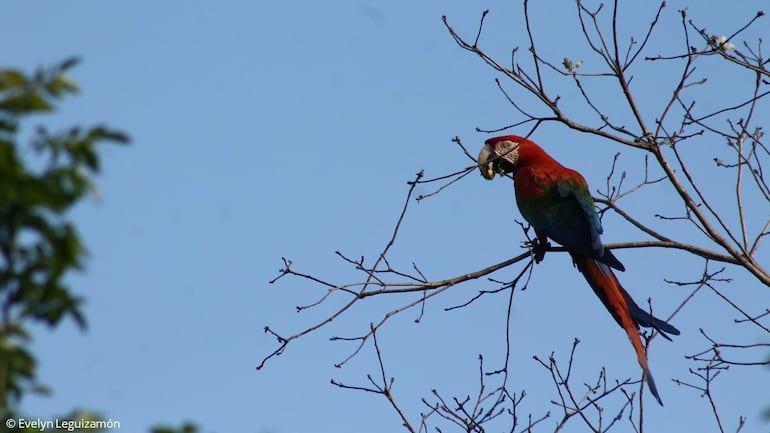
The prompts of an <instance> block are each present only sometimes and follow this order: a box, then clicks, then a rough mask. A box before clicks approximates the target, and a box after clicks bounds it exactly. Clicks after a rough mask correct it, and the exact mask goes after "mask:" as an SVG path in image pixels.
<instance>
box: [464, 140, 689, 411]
mask: <svg viewBox="0 0 770 433" xmlns="http://www.w3.org/2000/svg"><path fill="white" fill-rule="evenodd" d="M478 164H479V169H480V170H481V174H482V175H483V176H484V177H485V178H486V179H489V180H491V179H492V178H494V176H495V174H499V175H501V176H503V175H505V174H507V173H512V174H513V182H514V189H515V192H516V203H517V204H518V206H519V210H520V211H521V215H522V216H523V217H524V219H526V220H527V222H529V224H530V225H531V226H532V227H533V228H534V229H535V234H536V235H537V242H536V245H535V248H534V251H535V260H536V261H538V262H539V261H540V260H542V258H543V255H544V254H545V250H544V247H545V246H547V245H548V243H547V242H548V238H550V239H552V240H554V241H556V242H558V243H559V244H561V245H562V246H564V247H565V248H566V249H567V250H568V251H569V254H570V255H571V256H572V261H573V262H574V264H575V266H576V267H577V269H578V271H579V272H580V273H582V274H583V276H584V277H585V279H586V281H588V284H589V285H590V286H591V288H592V289H593V291H594V293H596V296H598V297H599V299H600V300H601V301H602V304H604V306H605V307H606V308H607V310H609V312H610V314H612V317H613V318H614V319H615V321H616V322H617V323H618V324H619V325H620V326H621V327H622V328H623V329H624V330H625V331H626V334H627V335H628V338H629V340H631V345H632V346H633V347H634V350H635V351H636V358H637V360H638V361H639V366H640V367H641V368H642V372H643V373H644V378H645V379H646V380H647V386H648V387H649V388H650V392H651V393H652V395H653V396H654V397H655V399H656V400H657V401H658V403H659V404H660V405H661V406H662V405H663V401H662V400H661V399H660V395H659V394H658V389H657V387H656V386H655V380H654V379H653V378H652V373H650V368H649V366H648V363H647V354H646V350H645V348H644V345H643V344H642V340H641V338H640V337H639V332H638V331H639V326H644V327H648V328H654V329H656V330H657V331H658V332H660V334H661V335H662V336H663V337H665V338H666V339H667V340H671V338H670V337H669V336H668V335H667V334H672V335H679V330H678V329H676V328H675V327H673V326H672V325H670V324H668V323H666V322H665V321H663V320H660V319H658V318H656V317H653V316H652V315H651V314H649V313H648V312H646V311H644V310H643V309H642V308H640V307H639V305H637V304H636V302H634V300H633V299H632V298H631V295H629V294H628V292H626V290H625V289H624V288H623V286H621V285H620V282H619V281H618V279H617V277H615V273H614V272H613V271H612V269H613V268H614V269H617V270H619V271H624V270H625V267H624V266H623V264H622V263H621V262H620V261H619V260H618V259H617V257H615V255H614V254H612V251H610V250H609V249H607V248H605V247H604V244H603V243H602V240H601V236H600V235H601V234H602V232H603V229H602V224H601V221H600V220H599V215H598V213H597V212H596V208H595V206H594V201H593V199H592V198H591V194H590V193H589V192H588V191H589V190H588V184H587V183H586V180H585V179H584V178H583V176H581V175H580V173H578V172H577V171H575V170H571V169H569V168H567V167H564V166H563V165H561V164H559V163H558V162H557V161H556V160H555V159H553V158H552V157H551V156H550V155H548V154H547V153H546V152H545V151H544V150H543V149H542V148H540V146H538V145H537V144H535V143H534V142H532V141H530V140H527V139H525V138H522V137H519V136H516V135H506V136H502V137H494V138H490V139H488V140H487V141H486V142H485V145H484V147H483V148H482V149H481V152H480V153H479V158H478Z"/></svg>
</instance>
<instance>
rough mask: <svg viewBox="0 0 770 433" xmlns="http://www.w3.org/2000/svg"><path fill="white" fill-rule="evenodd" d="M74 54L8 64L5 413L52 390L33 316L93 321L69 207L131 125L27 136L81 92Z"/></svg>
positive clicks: (0, 372) (1, 195) (0, 308)
mask: <svg viewBox="0 0 770 433" xmlns="http://www.w3.org/2000/svg"><path fill="white" fill-rule="evenodd" d="M75 64H77V60H76V59H69V60H66V61H64V62H62V63H61V64H60V65H58V66H56V67H53V68H48V69H41V70H39V71H37V72H36V73H35V74H33V75H31V76H28V75H27V74H25V73H24V72H22V71H18V70H14V69H7V70H0V415H4V416H3V418H9V417H11V416H12V414H13V410H11V409H10V406H12V405H13V403H17V402H18V401H19V400H20V399H21V397H22V396H23V395H24V393H26V392H45V391H46V389H45V388H44V387H42V386H41V385H40V384H38V383H37V381H36V362H35V358H34V357H33V356H32V354H31V353H30V352H29V350H28V348H27V346H28V343H29V335H28V334H27V332H26V331H25V330H26V329H27V328H28V326H29V325H30V324H31V323H33V322H36V323H45V324H47V325H48V326H50V327H55V326H57V325H58V324H59V323H60V322H61V320H62V319H64V318H65V317H69V318H71V319H72V320H74V321H75V323H76V324H77V325H78V326H79V327H80V328H85V326H86V321H85V317H84V316H83V313H82V310H81V303H82V299H80V298H79V297H77V296H75V295H73V294H72V293H71V291H70V290H69V287H67V285H66V283H65V282H64V276H65V275H66V274H67V273H68V272H69V271H72V270H77V269H82V267H83V262H84V258H85V253H86V251H85V247H84V246H83V244H82V242H81V240H80V236H79V235H78V232H77V230H76V229H75V227H74V225H73V224H72V223H71V222H70V221H68V219H67V211H68V210H70V209H71V208H72V207H73V206H74V205H75V204H77V203H78V202H80V201H81V200H83V199H84V198H86V197H88V196H89V194H90V193H91V192H93V191H94V190H95V189H94V184H93V178H94V176H95V175H96V174H97V173H98V172H99V154H98V146H99V145H100V144H102V143H110V142H111V143H126V142H128V137H127V136H126V135H124V134H123V133H120V132H117V131H113V130H110V129H108V128H106V127H102V126H97V127H92V128H88V129H82V128H78V127H73V128H71V129H69V130H66V131H62V132H49V131H48V130H46V129H45V128H43V127H38V128H37V129H36V131H35V132H34V134H32V138H31V140H30V143H29V145H27V146H22V145H21V144H20V143H19V135H20V131H21V126H22V122H23V121H24V120H26V118H28V117H29V116H32V115H35V114H41V113H47V112H51V111H53V110H54V108H55V106H56V102H57V101H58V100H59V99H60V98H62V97H64V96H66V95H69V94H72V93H75V92H77V90H78V88H77V85H75V83H74V82H73V81H72V80H71V79H70V78H69V77H68V76H67V75H66V71H67V70H69V69H70V68H71V67H73V66H74V65H75Z"/></svg>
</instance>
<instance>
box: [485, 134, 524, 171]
mask: <svg viewBox="0 0 770 433" xmlns="http://www.w3.org/2000/svg"><path fill="white" fill-rule="evenodd" d="M525 141H526V139H525V138H522V137H519V136H518V135H504V136H502V137H493V138H490V139H489V140H487V141H486V142H485V143H484V147H483V148H481V152H479V158H478V163H479V170H481V175H482V176H484V177H485V178H486V179H489V180H492V178H494V177H495V174H499V175H501V176H503V175H505V174H506V173H513V171H514V170H515V169H516V163H517V162H518V160H519V147H520V146H521V144H522V143H523V142H525Z"/></svg>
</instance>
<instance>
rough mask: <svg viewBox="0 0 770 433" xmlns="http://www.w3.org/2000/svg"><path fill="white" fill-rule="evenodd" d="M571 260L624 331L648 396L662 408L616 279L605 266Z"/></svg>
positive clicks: (588, 259) (575, 258) (582, 259)
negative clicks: (642, 374)
mask: <svg viewBox="0 0 770 433" xmlns="http://www.w3.org/2000/svg"><path fill="white" fill-rule="evenodd" d="M573 260H574V261H575V265H577V268H578V270H579V271H580V272H581V273H582V274H583V276H584V277H585V279H586V281H588V284H590V285H591V288H593V289H594V292H595V293H596V295H597V296H598V297H599V299H601V301H602V303H603V304H604V306H605V307H607V309H608V310H609V311H610V313H612V316H613V317H614V318H615V320H616V321H617V322H618V323H619V324H620V326H622V327H623V329H624V330H625V331H626V334H627V335H628V339H629V340H631V345H632V346H634V351H636V359H637V360H638V361H639V366H640V367H642V371H643V372H644V376H645V379H646V380H647V386H648V387H649V388H650V392H651V393H652V395H653V396H654V397H655V399H656V400H658V403H660V405H661V406H663V401H662V400H661V399H660V395H659V394H658V389H657V387H656V386H655V380H654V379H653V378H652V373H651V372H650V367H649V366H648V365H647V352H646V351H645V349H644V345H643V344H642V339H641V338H640V337H639V332H638V329H639V324H638V323H636V321H635V320H634V319H633V317H631V313H630V312H629V307H628V304H627V303H626V297H625V296H624V292H625V290H624V289H623V287H622V286H621V285H620V282H619V281H618V279H617V278H616V277H615V274H614V273H613V272H612V269H610V268H609V267H608V266H606V265H603V264H601V263H599V262H597V261H596V260H594V259H591V258H587V257H582V256H576V255H573Z"/></svg>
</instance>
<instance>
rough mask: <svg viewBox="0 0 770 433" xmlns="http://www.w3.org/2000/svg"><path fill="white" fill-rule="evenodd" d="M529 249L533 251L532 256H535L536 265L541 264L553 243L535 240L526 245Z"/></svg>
mask: <svg viewBox="0 0 770 433" xmlns="http://www.w3.org/2000/svg"><path fill="white" fill-rule="evenodd" d="M526 245H527V247H529V249H530V251H532V255H533V256H534V259H535V263H540V262H542V261H543V259H544V258H545V252H546V251H547V250H548V248H550V247H551V243H550V242H548V241H547V240H546V241H541V240H539V239H533V240H531V241H529V242H527V243H526Z"/></svg>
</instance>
